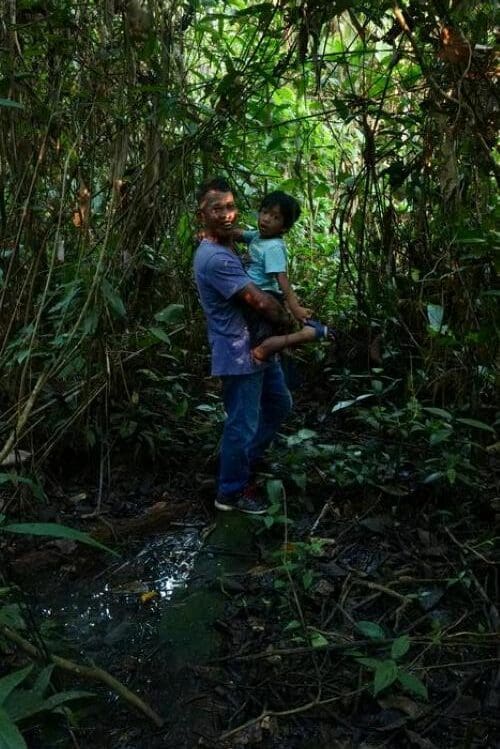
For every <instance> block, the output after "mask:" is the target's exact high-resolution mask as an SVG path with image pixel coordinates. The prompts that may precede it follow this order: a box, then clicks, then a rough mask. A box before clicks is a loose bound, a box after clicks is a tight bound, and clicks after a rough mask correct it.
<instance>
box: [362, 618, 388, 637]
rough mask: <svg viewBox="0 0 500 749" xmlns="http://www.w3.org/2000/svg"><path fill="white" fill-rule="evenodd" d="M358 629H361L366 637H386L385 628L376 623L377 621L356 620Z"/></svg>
mask: <svg viewBox="0 0 500 749" xmlns="http://www.w3.org/2000/svg"><path fill="white" fill-rule="evenodd" d="M356 629H359V631H360V632H362V633H363V634H364V635H365V637H369V638H370V640H383V639H384V638H385V632H384V630H383V629H382V627H381V626H380V624H376V623H375V622H368V621H363V620H362V621H360V622H356Z"/></svg>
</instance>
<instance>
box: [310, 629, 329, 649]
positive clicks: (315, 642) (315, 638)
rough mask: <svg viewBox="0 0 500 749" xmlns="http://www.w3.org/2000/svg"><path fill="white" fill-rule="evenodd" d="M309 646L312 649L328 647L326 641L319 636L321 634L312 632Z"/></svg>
mask: <svg viewBox="0 0 500 749" xmlns="http://www.w3.org/2000/svg"><path fill="white" fill-rule="evenodd" d="M311 645H312V646H313V648H324V647H325V646H326V645H328V640H327V639H326V637H324V636H323V635H322V634H321V632H313V634H312V635H311Z"/></svg>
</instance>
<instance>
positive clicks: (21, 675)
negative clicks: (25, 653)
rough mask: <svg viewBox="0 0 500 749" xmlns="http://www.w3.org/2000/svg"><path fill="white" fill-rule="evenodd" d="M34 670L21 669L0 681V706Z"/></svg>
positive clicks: (31, 668) (28, 667) (30, 668)
mask: <svg viewBox="0 0 500 749" xmlns="http://www.w3.org/2000/svg"><path fill="white" fill-rule="evenodd" d="M32 670H33V666H32V665H31V666H26V668H21V669H19V671H13V672H12V673H11V674H7V676H3V677H2V678H1V679H0V705H3V703H4V702H5V700H6V699H7V697H8V696H9V694H10V693H11V692H12V690H13V689H15V688H16V687H17V685H18V684H20V683H21V682H22V681H24V679H25V678H26V677H27V676H28V674H29V673H30V672H31V671H32ZM0 746H1V744H0Z"/></svg>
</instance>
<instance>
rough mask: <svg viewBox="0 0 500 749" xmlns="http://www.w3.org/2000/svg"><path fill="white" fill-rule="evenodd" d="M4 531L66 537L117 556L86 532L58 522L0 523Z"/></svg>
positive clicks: (116, 554)
mask: <svg viewBox="0 0 500 749" xmlns="http://www.w3.org/2000/svg"><path fill="white" fill-rule="evenodd" d="M4 531H6V532H7V533H21V534H23V535H28V536H50V537H51V538H68V539H70V540H71V541H80V542H81V543H82V544H88V545H89V546H95V547H96V548H97V549H102V550H103V551H108V552H109V553H110V554H113V555H114V556H115V557H117V556H119V554H118V553H117V552H116V551H113V549H110V548H109V547H108V546H104V544H101V543H99V541H95V540H94V539H93V538H92V537H91V536H89V535H88V534H87V533H82V532H81V531H77V530H75V528H68V526H66V525H59V524H58V523H11V524H10V525H2V526H1V527H0V532H4Z"/></svg>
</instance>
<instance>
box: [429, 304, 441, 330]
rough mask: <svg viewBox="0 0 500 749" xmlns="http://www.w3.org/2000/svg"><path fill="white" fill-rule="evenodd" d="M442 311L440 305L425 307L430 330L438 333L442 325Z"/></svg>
mask: <svg viewBox="0 0 500 749" xmlns="http://www.w3.org/2000/svg"><path fill="white" fill-rule="evenodd" d="M443 316H444V309H443V307H441V305H440V304H428V305H427V319H428V320H429V325H430V327H431V329H432V330H434V331H435V332H436V333H439V331H440V330H441V326H442V324H443Z"/></svg>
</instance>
